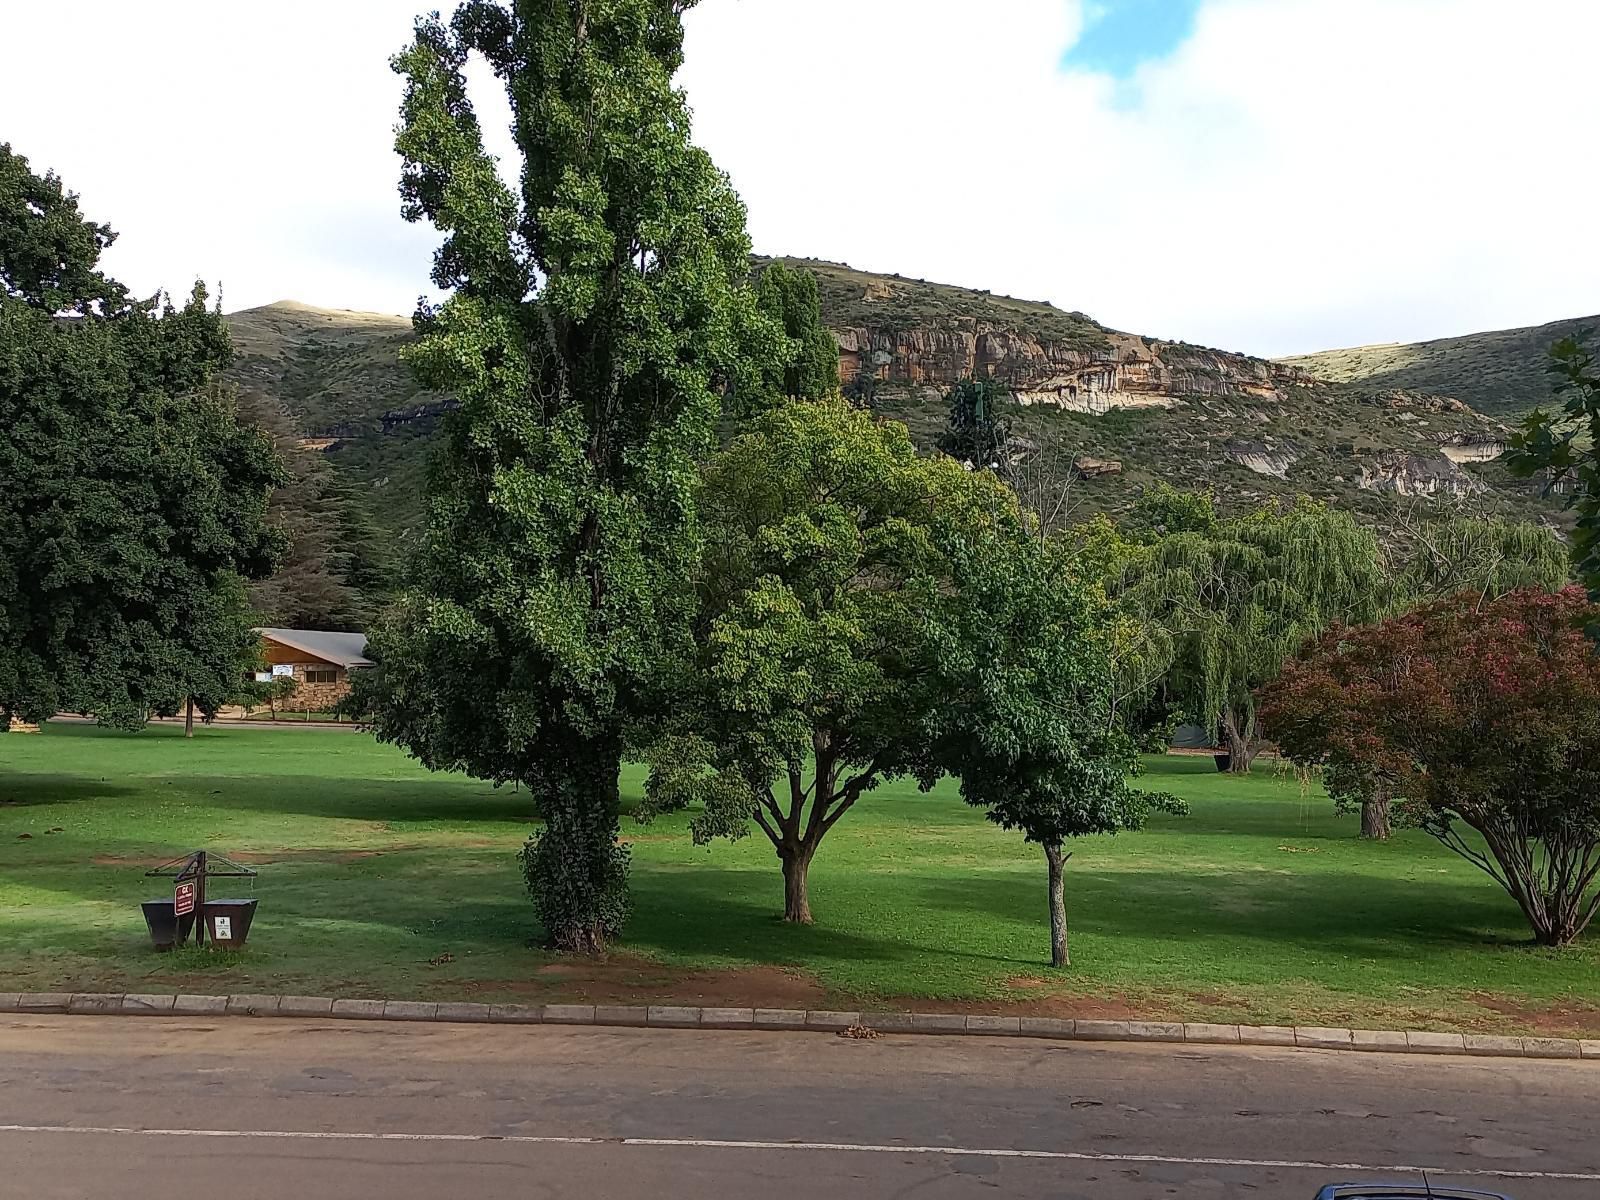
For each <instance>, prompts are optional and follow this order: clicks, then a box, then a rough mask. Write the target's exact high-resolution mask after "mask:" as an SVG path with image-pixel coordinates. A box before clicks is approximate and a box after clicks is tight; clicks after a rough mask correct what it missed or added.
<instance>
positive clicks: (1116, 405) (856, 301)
mask: <svg viewBox="0 0 1600 1200" xmlns="http://www.w3.org/2000/svg"><path fill="white" fill-rule="evenodd" d="M765 261H767V260H763V259H757V260H755V264H754V265H755V268H756V269H757V270H759V269H760V268H761V266H762V265H763V264H764V262H765ZM788 261H789V262H790V263H791V264H792V265H799V266H805V267H807V268H809V269H810V270H811V271H813V272H814V273H815V275H816V276H817V281H818V294H819V298H820V300H821V304H822V315H823V319H824V321H825V322H826V323H827V324H828V326H829V327H830V329H831V330H832V331H833V333H834V337H835V339H836V340H837V342H838V344H839V349H840V382H841V385H842V386H843V387H844V388H845V389H846V390H847V391H848V392H852V393H854V392H858V391H859V390H861V389H862V386H863V384H864V383H869V386H868V388H867V390H869V391H870V392H871V393H872V398H871V404H872V407H873V409H874V410H875V411H877V412H879V413H881V414H882V415H883V416H885V417H890V418H893V419H895V420H900V421H904V422H905V423H906V425H907V426H908V427H909V428H910V429H911V431H912V434H913V436H914V437H915V438H916V439H917V441H918V442H919V443H920V444H922V445H923V446H926V447H930V448H931V447H932V445H933V442H934V440H935V439H936V437H937V436H938V433H939V431H940V430H941V429H942V428H943V425H944V422H945V415H946V406H945V401H944V393H945V390H946V389H947V388H949V387H950V386H951V385H952V384H954V383H955V382H957V381H958V380H960V379H962V378H965V377H967V376H969V375H977V376H989V377H993V378H997V379H999V380H1001V381H1003V382H1004V383H1006V384H1007V385H1008V387H1009V388H1010V389H1011V391H1012V394H1013V396H1014V397H1015V399H1016V402H1017V408H1016V417H1015V420H1014V423H1013V434H1014V438H1015V447H1014V450H1015V453H1016V454H1017V455H1018V456H1019V457H1022V458H1025V459H1032V460H1033V461H1035V462H1039V463H1043V462H1045V461H1046V460H1049V461H1052V462H1054V463H1057V464H1065V466H1064V468H1063V469H1064V471H1065V473H1066V474H1068V475H1070V476H1071V477H1072V478H1074V479H1075V481H1076V482H1075V483H1074V484H1073V488H1072V491H1073V495H1072V505H1073V509H1074V512H1075V513H1076V514H1077V515H1079V516H1087V515H1089V514H1091V513H1093V512H1096V511H1108V512H1116V511H1118V510H1121V509H1123V508H1125V507H1126V506H1127V505H1129V504H1130V503H1132V501H1133V499H1134V498H1135V497H1136V496H1137V495H1138V493H1139V491H1140V489H1142V488H1143V487H1145V486H1147V485H1148V484H1149V483H1151V482H1153V481H1155V480H1158V479H1159V480H1163V481H1166V482H1168V483H1171V484H1173V485H1174V486H1178V487H1192V488H1207V489H1210V490H1212V491H1213V492H1215V493H1216V495H1217V497H1218V499H1219V501H1220V502H1221V503H1222V504H1224V505H1225V506H1233V507H1241V506H1248V505H1251V504H1256V503H1260V502H1261V501H1262V500H1264V499H1266V498H1268V497H1273V496H1277V497H1283V498H1289V497H1292V496H1294V495H1296V494H1299V493H1306V494H1309V495H1312V496H1316V497H1319V498H1324V499H1328V500H1331V501H1333V502H1335V503H1338V504H1341V505H1344V506H1346V507H1348V508H1351V509H1353V510H1355V511H1357V512H1359V513H1362V514H1364V515H1366V516H1367V517H1368V518H1369V519H1372V520H1375V521H1383V520H1385V519H1386V518H1390V517H1392V516H1393V515H1394V514H1395V512H1396V509H1397V507H1398V506H1402V505H1404V506H1410V505H1414V504H1436V503H1450V504H1456V505H1468V506H1471V507H1473V508H1475V509H1482V510H1492V511H1497V512H1502V513H1506V514H1509V515H1520V516H1526V517H1532V516H1545V515H1551V514H1552V513H1553V508H1552V506H1551V505H1549V504H1548V503H1547V502H1546V501H1544V500H1542V499H1540V497H1539V496H1538V495H1537V493H1536V491H1535V489H1533V488H1531V487H1530V486H1529V485H1528V484H1526V483H1525V482H1522V481H1518V480H1513V479H1511V478H1510V477H1509V475H1508V474H1507V473H1506V472H1505V471H1504V470H1503V469H1502V468H1500V467H1499V466H1498V465H1497V464H1496V462H1495V461H1494V460H1495V459H1496V458H1497V457H1498V456H1499V454H1500V453H1501V451H1502V450H1503V449H1504V443H1505V438H1506V436H1507V433H1508V430H1507V429H1506V427H1505V426H1504V425H1503V424H1501V422H1500V420H1499V417H1500V416H1501V415H1504V414H1509V413H1512V412H1515V411H1517V410H1518V409H1520V408H1523V407H1527V404H1528V403H1530V402H1531V401H1525V400H1524V399H1522V397H1524V396H1525V395H1528V394H1531V389H1532V384H1531V383H1530V382H1529V381H1530V380H1531V379H1533V378H1535V377H1537V378H1538V380H1539V383H1540V384H1541V385H1543V382H1544V381H1543V376H1542V372H1541V371H1540V369H1539V361H1540V358H1541V357H1542V353H1543V346H1542V345H1541V342H1540V339H1541V338H1544V337H1545V336H1546V334H1547V333H1548V335H1549V340H1553V339H1554V337H1555V336H1559V329H1560V328H1564V327H1570V326H1571V325H1574V324H1578V323H1562V325H1561V326H1560V327H1557V326H1547V327H1544V328H1543V329H1540V330H1517V331H1511V332H1509V333H1507V334H1499V335H1483V336H1481V337H1479V338H1458V339H1450V340H1449V341H1447V342H1439V343H1427V344H1426V345H1425V346H1424V347H1389V348H1377V349H1376V350H1372V351H1360V352H1357V351H1345V352H1341V351H1335V352H1330V354H1329V355H1310V356H1306V357H1304V358H1299V359H1293V360H1286V361H1281V362H1274V361H1269V360H1266V359H1260V358H1252V357H1250V356H1248V355H1242V354H1233V353H1229V352H1227V351H1222V350H1213V349H1208V348H1205V347H1201V346H1193V345H1189V344H1187V343H1184V342H1173V341H1165V340H1162V339H1158V338H1151V337H1143V336H1140V335H1137V334H1131V333H1125V332H1121V331H1118V330H1114V329H1109V328H1107V327H1105V326H1103V325H1101V324H1100V323H1099V322H1097V321H1095V320H1093V319H1092V318H1090V317H1088V316H1086V315H1084V314H1083V313H1079V312H1065V311H1063V310H1061V309H1058V308H1055V307H1053V306H1052V305H1050V304H1046V303H1038V302H1035V301H1029V300H1019V299H1015V298H1012V297H1009V296H998V295H994V294H992V293H990V292H987V291H983V290H980V289H973V288H964V287H956V286H952V285H947V284H939V283H930V282H928V281H926V280H921V279H909V278H905V277H902V276H898V275H877V274H870V273H868V272H864V271H857V270H855V269H853V268H851V267H848V266H845V265H842V264H838V263H830V262H824V261H820V260H808V259H798V260H797V259H791V260H788ZM228 321H229V325H230V328H231V329H232V331H233V336H234V343H235V348H236V351H237V361H236V362H235V364H234V366H233V367H232V368H231V374H232V378H233V380H234V382H235V383H236V384H237V386H238V388H239V390H240V393H241V405H242V407H243V408H244V409H245V411H246V412H247V414H248V413H266V414H270V415H271V417H272V421H273V423H274V431H275V436H277V437H278V440H279V444H280V446H282V447H284V448H285V450H286V453H288V454H289V455H290V457H291V460H292V463H291V465H292V466H294V469H295V473H296V477H297V480H300V481H301V482H302V484H303V486H301V487H300V489H299V491H300V494H301V504H300V508H299V509H298V510H294V509H293V505H292V503H290V502H291V501H293V499H294V497H293V496H289V495H285V496H284V497H283V498H282V499H283V501H284V503H285V504H288V505H289V507H290V511H289V513H288V514H287V515H286V516H285V517H284V519H285V520H286V522H287V521H289V520H290V517H291V516H292V518H293V521H294V522H295V523H297V524H298V526H299V528H301V529H302V531H303V532H302V534H301V540H302V541H311V540H315V536H316V534H315V531H317V530H323V531H324V532H326V530H328V529H329V528H330V527H335V526H336V527H337V535H336V536H324V537H323V541H324V542H325V543H327V545H326V548H325V550H324V551H322V552H319V553H313V554H310V555H309V556H301V557H302V558H303V559H306V560H307V561H301V562H300V563H299V564H298V570H299V571H300V572H301V573H302V574H303V575H304V576H305V578H307V579H308V580H312V581H315V582H316V584H317V587H318V588H321V589H322V590H323V591H325V592H326V594H327V599H326V603H325V604H324V605H323V606H324V607H340V606H341V605H342V609H341V615H340V617H339V620H340V623H342V624H346V625H348V624H351V623H354V622H356V621H358V620H359V619H360V617H359V615H352V614H356V613H358V611H367V610H369V609H370V604H371V600H370V598H367V599H363V597H364V596H365V594H366V593H368V592H374V591H379V590H381V583H376V582H373V581H381V580H383V579H386V578H392V572H393V565H392V562H391V561H389V560H390V559H399V558H400V557H402V556H403V553H404V549H405V545H406V543H407V542H408V541H410V540H411V539H412V538H413V537H414V536H415V535H416V533H417V531H418V529H419V528H420V527H421V522H422V513H423V497H424V490H425V487H424V485H425V476H426V462H427V447H428V443H429V440H430V435H431V434H432V432H433V430H434V428H435V426H436V424H437V420H438V418H439V416H440V415H441V414H442V413H443V412H444V411H445V410H446V409H447V408H448V400H447V398H445V397H441V396H437V395H433V394H430V393H428V392H426V391H425V390H423V389H421V388H419V387H418V386H417V385H416V383H415V382H414V381H413V380H412V378H411V376H410V374H409V372H408V371H407V370H406V369H405V367H404V365H403V364H402V363H401V362H400V351H401V349H402V348H403V347H404V346H405V345H406V344H407V342H408V341H409V340H410V338H411V336H412V334H411V326H410V322H409V320H407V319H406V318H403V317H395V316H387V315H383V314H374V313H360V312H345V311H338V310H328V309H318V308H312V307H309V306H307V305H303V304H297V303H294V302H289V301H285V302H281V303H277V304H270V305H267V306H265V307H262V308H256V309H250V310H247V311H244V312H239V313H234V314H231V315H230V316H229V318H228ZM1546 344H1547V343H1546ZM1380 351H1381V352H1383V353H1382V354H1380V353H1379V352H1380ZM1341 356H1353V357H1349V358H1345V357H1341ZM1363 356H1364V357H1363ZM1485 362H1492V363H1493V364H1494V366H1493V371H1494V373H1495V378H1499V379H1501V380H1503V381H1505V382H1504V383H1503V385H1502V386H1500V388H1499V390H1495V389H1494V388H1493V387H1490V386H1489V385H1487V384H1485V383H1484V382H1483V380H1482V378H1481V376H1482V375H1483V373H1484V371H1485V370H1486V368H1485V366H1484V364H1485ZM1331 363H1339V364H1344V365H1342V366H1335V365H1330V364H1331ZM1375 364H1376V365H1375ZM1469 397H1471V398H1476V400H1477V401H1478V403H1477V405H1476V406H1475V405H1474V404H1473V403H1470V402H1469ZM1058 473H1059V472H1058ZM286 491H288V490H286ZM307 497H309V499H307ZM280 507H282V505H280ZM374 527H375V528H376V530H377V533H376V534H374V533H373V529H374ZM380 542H381V543H382V546H381V547H380V546H379V545H378V543H380ZM352 547H354V548H353V549H352ZM357 578H360V579H363V580H365V581H366V582H365V584H358V583H355V582H353V581H354V580H355V579H357ZM339 582H344V583H348V584H349V586H351V587H352V588H353V589H354V591H355V592H356V593H357V602H356V603H354V605H352V604H350V603H345V602H344V601H343V600H340V598H339V595H338V593H337V590H336V589H334V588H332V586H331V585H332V584H333V583H339ZM264 594H268V595H270V596H273V597H276V599H274V600H272V603H273V604H275V605H276V606H277V608H278V609H280V610H281V609H282V608H283V607H285V606H292V605H293V603H294V598H295V596H296V595H297V587H296V586H295V585H292V584H282V583H281V582H280V584H279V585H278V586H277V587H276V588H267V589H264ZM264 603H265V602H264ZM318 603H321V602H318ZM316 608H317V603H312V604H309V605H304V606H302V609H309V610H315V609H316ZM302 616H303V617H304V618H305V619H309V615H308V613H307V612H304V611H303V612H302ZM330 619H331V618H330ZM283 623H290V622H288V621H284V622H283Z"/></svg>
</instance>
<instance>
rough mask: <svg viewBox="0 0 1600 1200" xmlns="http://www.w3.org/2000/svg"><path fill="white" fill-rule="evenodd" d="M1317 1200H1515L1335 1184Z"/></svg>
mask: <svg viewBox="0 0 1600 1200" xmlns="http://www.w3.org/2000/svg"><path fill="white" fill-rule="evenodd" d="M1317 1200H1511V1197H1510V1196H1507V1195H1504V1194H1502V1193H1500V1192H1469V1191H1464V1190H1462V1189H1461V1188H1451V1187H1447V1188H1430V1187H1429V1186H1428V1185H1427V1184H1423V1183H1333V1184H1329V1185H1328V1186H1327V1187H1325V1188H1323V1189H1322V1190H1321V1191H1320V1192H1318V1193H1317Z"/></svg>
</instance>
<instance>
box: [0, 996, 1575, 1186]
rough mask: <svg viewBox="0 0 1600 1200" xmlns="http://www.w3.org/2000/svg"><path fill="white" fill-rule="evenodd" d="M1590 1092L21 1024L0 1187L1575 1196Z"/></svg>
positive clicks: (1280, 1060)
mask: <svg viewBox="0 0 1600 1200" xmlns="http://www.w3.org/2000/svg"><path fill="white" fill-rule="evenodd" d="M1597 1102H1600V1066H1597V1065H1596V1064H1593V1063H1588V1064H1585V1063H1581V1062H1545V1063H1541V1062H1529V1061H1526V1060H1495V1059H1435V1058H1428V1057H1426V1056H1406V1055H1367V1054H1351V1053H1348V1052H1345V1053H1341V1052H1337V1051H1310V1050H1267V1049H1255V1048H1249V1049H1246V1048H1240V1047H1188V1048H1185V1047H1172V1046H1151V1047H1141V1046H1127V1045H1092V1044H1084V1043H1052V1042H1043V1041H1033V1040H1024V1039H1000V1038H949V1039H939V1038H929V1037H911V1036H889V1037H883V1038H880V1039H877V1040H875V1041H847V1040H844V1039H841V1038H837V1037H831V1036H828V1035H826V1034H792V1033H791V1034H784V1033H745V1032H710V1031H705V1032H697V1031H668V1030H633V1029H617V1030H601V1029H583V1028H573V1027H557V1026H547V1027H537V1026H535V1027H528V1026H485V1025H478V1026H474V1025H453V1026H452V1025H395V1024H387V1023H378V1022H373V1023H363V1022H354V1021H352V1022H339V1021H276V1020H247V1019H240V1018H232V1019H224V1020H218V1021H211V1020H204V1019H184V1018H149V1019H141V1018H115V1017H113V1018H92V1017H46V1016H40V1017H20V1016H19V1017H5V1018H0V1163H3V1164H4V1167H3V1170H0V1195H5V1196H19V1197H23V1196H25V1197H28V1200H80V1198H81V1197H84V1196H108V1197H111V1196H114V1197H117V1198H118V1200H171V1197H173V1196H176V1195H207V1194H215V1195H226V1196H228V1197H229V1198H230V1200H283V1198H285V1197H294V1198H296V1200H323V1198H329V1200H332V1198H335V1197H337V1198H338V1200H356V1198H360V1197H382V1198H383V1200H453V1198H455V1197H483V1198H494V1197H501V1196H505V1197H519V1198H521V1197H534V1198H537V1197H568V1196H570V1197H584V1198H585V1200H590V1198H593V1200H680V1198H681V1200H689V1198H693V1200H702V1198H704V1197H717V1198H718V1200H734V1198H738V1197H760V1198H761V1200H809V1198H812V1197H826V1198H827V1200H858V1198H865V1197H874V1198H878V1197H891V1196H893V1197H915V1198H918V1200H943V1198H946V1197H967V1196H985V1197H1007V1198H1010V1197H1052V1198H1054V1200H1076V1198H1079V1197H1093V1198H1094V1200H1150V1198H1157V1197H1166V1196H1176V1197H1184V1198H1186V1200H1188V1198H1195V1197H1200V1198H1204V1200H1211V1198H1213V1197H1232V1196H1249V1197H1262V1198H1273V1197H1288V1198H1293V1200H1301V1198H1304V1200H1309V1197H1311V1196H1312V1195H1314V1193H1315V1191H1316V1189H1317V1187H1318V1186H1320V1185H1321V1184H1323V1183H1325V1182H1331V1181H1335V1180H1344V1179H1350V1178H1354V1177H1366V1178H1371V1177H1373V1176H1381V1177H1384V1178H1388V1179H1395V1178H1412V1179H1415V1178H1417V1175H1416V1173H1415V1172H1416V1169H1417V1168H1427V1169H1429V1170H1430V1171H1433V1170H1436V1171H1437V1174H1436V1175H1435V1176H1434V1182H1435V1183H1445V1182H1449V1183H1457V1184H1460V1185H1462V1186H1476V1187H1480V1188H1489V1189H1491V1190H1499V1191H1505V1192H1509V1193H1510V1194H1511V1195H1513V1196H1514V1197H1515V1198H1516V1200H1577V1198H1578V1197H1593V1196H1595V1195H1597V1194H1600V1140H1597V1139H1596V1138H1595V1136H1594V1135H1595V1132H1596V1126H1597V1118H1596V1114H1597V1113H1600V1103H1597ZM1316 1164H1326V1165H1321V1166H1319V1165H1316Z"/></svg>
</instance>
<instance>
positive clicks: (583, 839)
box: [522, 738, 628, 954]
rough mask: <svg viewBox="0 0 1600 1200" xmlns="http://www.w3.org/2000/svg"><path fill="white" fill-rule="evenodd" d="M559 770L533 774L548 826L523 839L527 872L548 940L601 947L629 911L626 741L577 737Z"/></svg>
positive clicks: (575, 949)
mask: <svg viewBox="0 0 1600 1200" xmlns="http://www.w3.org/2000/svg"><path fill="white" fill-rule="evenodd" d="M558 770H559V775H556V774H555V773H554V772H552V774H551V775H549V776H546V777H543V778H540V779H538V780H530V781H529V791H530V792H531V793H532V794H533V796H534V798H535V801H536V803H537V804H538V806H539V813H540V815H541V816H542V817H543V818H544V827H543V828H542V829H540V830H539V831H537V832H536V833H535V834H534V835H533V837H531V838H529V839H528V843H527V845H526V846H524V847H523V850H522V871H523V877H524V879H525V880H526V881H527V884H528V892H529V894H530V895H531V896H532V897H533V904H534V908H535V910H536V911H537V912H538V914H539V921H540V923H541V924H542V925H543V926H544V931H545V939H546V941H547V942H548V943H549V944H550V946H551V947H553V948H554V949H557V950H565V951H569V952H571V953H574V954H599V953H601V952H602V951H604V950H605V948H606V945H607V943H608V942H610V941H611V939H612V938H614V937H616V936H617V935H618V934H619V933H620V932H621V931H622V926H623V924H624V923H625V921H626V919H627V915H628V850H627V847H626V846H624V845H622V844H621V843H620V841H619V840H618V836H617V834H618V825H617V816H618V813H619V811H620V807H621V806H620V794H619V789H618V777H619V776H620V774H621V770H622V751H621V743H620V742H619V741H618V740H617V739H615V738H596V739H592V740H589V741H583V742H578V743H577V744H576V745H574V746H573V747H572V749H571V753H570V754H569V755H567V756H566V758H565V761H564V762H563V763H562V764H561V765H560V767H559V768H558Z"/></svg>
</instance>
